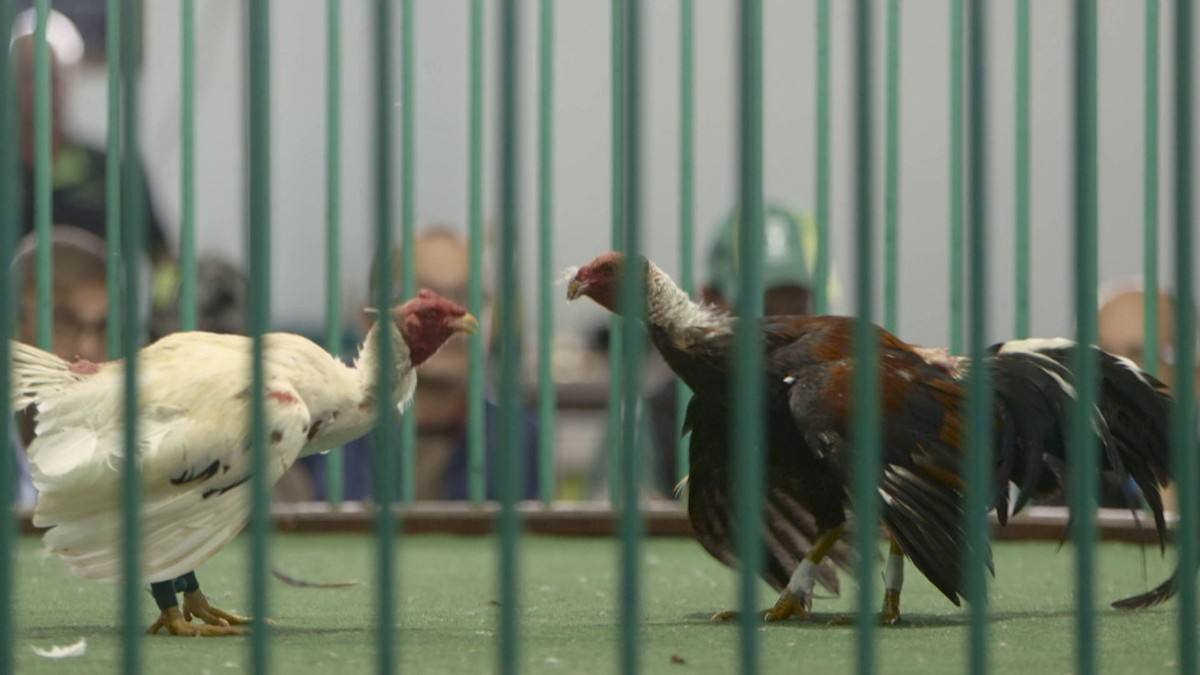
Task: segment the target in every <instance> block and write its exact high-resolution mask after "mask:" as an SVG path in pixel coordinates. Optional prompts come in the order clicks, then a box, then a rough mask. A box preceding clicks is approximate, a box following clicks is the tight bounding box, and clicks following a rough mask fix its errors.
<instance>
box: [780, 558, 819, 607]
mask: <svg viewBox="0 0 1200 675" xmlns="http://www.w3.org/2000/svg"><path fill="white" fill-rule="evenodd" d="M816 569H817V565H816V563H814V562H813V561H811V560H809V559H808V558H805V559H803V560H801V561H800V565H799V566H797V567H796V571H795V572H792V578H791V579H789V580H788V585H787V589H788V590H789V591H791V592H792V593H793V594H795V596H796V597H798V598H800V601H801V602H802V603H804V606H805V607H809V608H811V607H812V592H813V587H814V586H816V584H817V579H816V577H815V576H813V572H814V571H816Z"/></svg>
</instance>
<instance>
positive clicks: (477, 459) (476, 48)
mask: <svg viewBox="0 0 1200 675" xmlns="http://www.w3.org/2000/svg"><path fill="white" fill-rule="evenodd" d="M470 57H471V74H470V93H469V99H470V108H471V111H470V135H471V150H470V154H471V156H470V165H471V168H470V178H469V179H468V182H469V184H468V186H467V189H468V192H469V193H470V194H469V196H468V200H469V201H470V223H468V228H469V231H470V254H469V255H470V258H471V278H470V280H469V281H468V287H467V309H468V310H469V311H470V312H471V314H473V315H475V316H483V249H484V246H485V245H486V243H485V235H484V233H483V0H471V55H470ZM467 348H468V349H469V350H470V357H469V360H468V364H467V387H468V394H467V481H468V483H467V485H468V488H467V489H468V492H469V493H470V497H471V503H472V504H476V505H478V504H482V503H483V500H484V498H485V497H486V496H487V478H486V473H485V471H486V469H487V464H486V454H485V450H486V446H485V440H486V439H485V435H484V434H485V427H484V422H485V417H484V412H485V396H486V392H487V385H486V383H485V382H484V363H483V359H484V344H483V335H472V336H470V338H469V341H468V343H467Z"/></svg>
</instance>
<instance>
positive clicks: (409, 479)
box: [387, 0, 417, 504]
mask: <svg viewBox="0 0 1200 675" xmlns="http://www.w3.org/2000/svg"><path fill="white" fill-rule="evenodd" d="M400 31H401V37H400V49H401V50H402V51H401V61H400V145H401V153H402V154H401V155H400V162H401V164H400V209H401V211H400V251H401V253H400V257H401V260H400V296H401V297H402V298H405V299H407V298H411V297H412V296H414V295H416V292H417V288H416V286H417V284H416V264H415V257H416V251H415V250H414V240H415V239H416V237H415V236H414V233H415V230H416V226H417V225H416V207H417V204H416V196H415V190H414V189H413V184H414V182H415V180H416V176H417V169H416V166H417V165H416V159H415V158H416V154H417V140H416V134H415V130H416V112H415V111H416V101H415V99H414V98H413V96H414V93H413V92H414V84H415V82H416V76H415V75H414V74H413V73H414V71H415V70H416V69H415V66H416V42H417V40H416V25H415V23H414V19H413V0H403V2H402V3H401V4H400ZM387 287H388V288H389V289H390V288H392V283H391V281H390V280H389V281H388V284H387ZM392 300H393V301H395V298H393V299H392ZM413 396H414V398H415V397H416V394H415V392H414V394H413ZM409 410H411V411H413V412H412V413H410V414H408V415H405V416H404V417H403V418H401V421H400V437H401V439H402V440H401V444H400V501H401V502H403V503H405V504H411V503H412V501H413V499H414V498H415V497H416V494H417V415H416V401H415V400H414V401H413V403H412V407H411V408H409Z"/></svg>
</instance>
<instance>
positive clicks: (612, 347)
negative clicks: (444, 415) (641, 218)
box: [608, 0, 625, 505]
mask: <svg viewBox="0 0 1200 675" xmlns="http://www.w3.org/2000/svg"><path fill="white" fill-rule="evenodd" d="M622 2H624V0H612V65H611V70H612V196H611V200H612V207H611V208H612V247H613V250H614V251H623V250H625V224H624V221H623V220H622V216H623V214H624V208H625V206H624V203H625V193H624V185H623V184H622V182H621V171H622V170H623V169H622V167H623V166H624V165H625V150H624V143H625V141H624V138H625V118H624V110H625V82H624V80H625V36H624V28H623V27H622V26H621V3H622ZM608 325H609V340H608V358H609V363H621V362H622V359H623V358H624V345H623V344H622V340H621V339H620V338H619V336H620V335H621V330H622V318H621V317H620V316H619V315H617V314H613V315H612V317H611V318H610V319H609V323H608ZM621 390H622V389H621V369H620V368H609V370H608V459H609V462H608V488H609V490H608V492H609V499H610V500H611V501H612V503H613V504H614V505H615V504H617V503H618V502H619V501H620V487H619V486H618V485H617V476H618V475H619V474H620V472H621V453H623V452H624V451H625V450H624V448H623V447H622V446H621V415H622V410H621V406H620V405H619V402H620V400H621Z"/></svg>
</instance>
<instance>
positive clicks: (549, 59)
mask: <svg viewBox="0 0 1200 675" xmlns="http://www.w3.org/2000/svg"><path fill="white" fill-rule="evenodd" d="M539 27H540V29H541V32H540V34H539V36H538V43H539V48H540V51H539V54H538V183H539V185H538V271H539V275H540V276H539V279H538V292H539V295H538V301H539V307H538V496H540V497H541V498H542V501H543V502H546V503H547V504H549V503H550V502H551V501H553V500H554V446H555V442H554V432H555V429H556V428H557V425H556V423H555V421H554V408H555V406H556V405H557V401H556V398H555V393H554V367H553V366H554V362H553V355H554V302H555V301H556V300H558V293H557V291H558V288H557V287H556V286H555V285H554V277H555V274H554V268H553V265H554V228H553V227H552V225H553V221H554V0H541V20H540V25H539Z"/></svg>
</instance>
